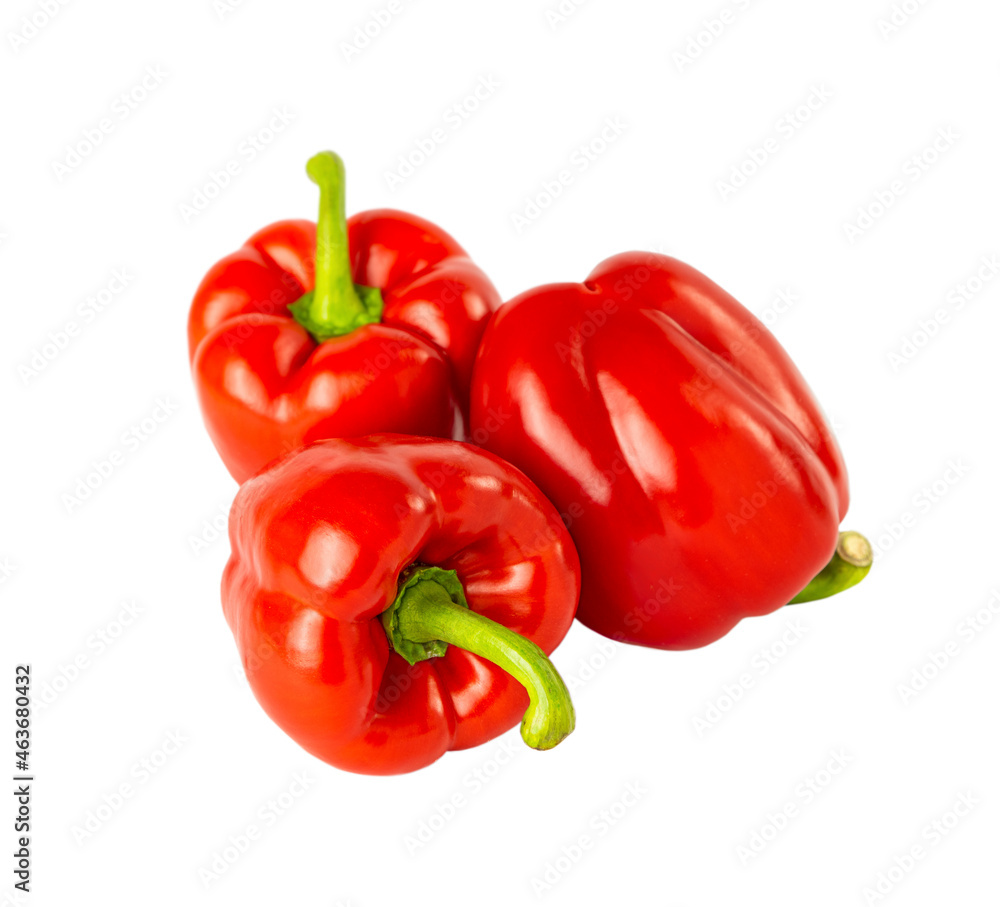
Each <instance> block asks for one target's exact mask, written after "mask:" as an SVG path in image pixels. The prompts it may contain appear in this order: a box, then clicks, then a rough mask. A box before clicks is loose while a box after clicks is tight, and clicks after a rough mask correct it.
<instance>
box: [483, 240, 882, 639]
mask: <svg viewBox="0 0 1000 907" xmlns="http://www.w3.org/2000/svg"><path fill="white" fill-rule="evenodd" d="M491 410H500V411H503V412H505V413H507V414H509V415H510V416H511V418H507V419H505V420H503V421H502V422H497V421H496V420H494V421H493V424H492V429H493V430H492V431H489V432H487V431H480V429H482V428H483V427H484V425H485V423H486V420H487V418H488V414H489V413H490V411H491ZM472 427H473V429H474V431H476V432H477V438H478V437H480V436H481V437H484V438H486V439H487V440H486V441H485V444H484V446H486V447H488V448H489V449H490V450H492V451H494V452H495V453H497V454H499V455H500V456H502V457H504V458H505V459H506V460H508V461H509V462H511V463H513V464H514V465H515V466H517V467H519V468H520V469H522V470H523V471H524V472H525V473H526V474H527V475H528V476H529V477H530V478H531V479H532V480H533V481H534V482H535V483H536V484H537V485H538V486H539V488H541V489H542V491H543V492H544V493H545V494H546V495H547V496H548V497H549V499H550V500H551V501H552V502H553V503H554V504H555V505H556V506H557V507H558V508H559V510H560V511H561V512H562V516H563V520H564V522H565V523H566V524H567V525H568V527H569V529H570V531H571V534H572V536H573V539H574V541H575V542H576V545H577V549H578V551H579V553H580V558H581V561H582V563H583V589H582V592H581V597H580V607H579V612H578V617H579V619H580V620H581V621H582V622H583V623H584V624H586V625H587V626H588V627H591V628H592V629H594V630H596V631H597V632H599V633H602V634H604V635H605V636H609V637H612V638H615V639H619V640H623V641H626V642H630V643H637V644H641V645H646V646H653V647H656V648H663V649H686V648H693V647H696V646H702V645H705V644H707V643H710V642H712V641H713V640H716V639H718V638H719V637H721V636H723V635H724V634H725V633H727V632H728V631H729V630H730V629H732V627H733V626H734V625H735V624H736V623H737V622H738V621H739V620H740V619H741V618H743V617H745V616H749V615H759V614H766V613H768V612H770V611H773V610H775V609H776V608H779V607H780V606H782V605H784V604H786V603H787V602H789V600H790V599H792V598H793V596H796V594H797V593H798V594H799V598H798V600H808V599H810V598H818V597H821V596H824V595H830V594H833V593H834V592H836V591H839V590H841V589H843V588H846V587H847V586H849V585H852V584H853V583H855V582H858V581H859V580H860V579H861V578H862V577H863V576H864V574H865V573H866V572H867V569H868V567H869V566H870V564H871V551H870V548H869V546H868V544H867V542H866V541H865V540H864V538H863V537H862V536H859V535H857V534H855V533H850V534H845V535H844V536H842V537H839V536H838V529H837V527H838V525H839V524H840V521H841V520H842V519H843V517H844V514H845V513H846V511H847V504H848V491H847V474H846V471H845V468H844V462H843V460H842V458H841V454H840V451H839V450H838V448H837V444H836V441H835V440H834V438H833V435H832V433H831V432H830V430H829V428H828V427H827V425H826V422H825V421H824V419H823V416H822V415H821V413H820V410H819V408H818V406H817V404H816V402H815V401H814V399H813V397H812V395H811V394H810V392H809V389H808V387H807V386H806V384H805V382H804V380H803V379H802V376H801V375H800V374H799V372H798V371H797V369H796V368H795V366H794V365H793V363H792V361H791V360H790V359H789V357H788V355H787V354H786V353H785V351H784V350H783V349H782V348H781V346H780V345H779V344H778V342H777V341H776V340H775V339H774V337H773V336H772V335H771V334H770V333H769V332H768V331H767V329H766V328H765V327H764V325H763V324H762V323H761V322H760V321H759V320H758V319H757V318H755V317H754V316H753V315H752V314H751V313H750V312H748V311H747V310H746V309H744V308H743V307H742V306H741V305H740V304H739V303H738V302H737V301H736V300H735V299H733V297H732V296H730V295H729V294H728V293H726V292H725V291H724V290H722V289H721V288H720V287H718V286H717V285H716V284H714V283H712V281H710V280H709V279H708V278H707V277H705V276H704V275H702V274H700V273H699V272H698V271H696V270H694V269H693V268H691V267H688V266H687V265H685V264H682V263H681V262H679V261H676V260H674V259H671V258H667V257H665V256H662V255H651V254H642V253H629V254H623V255H618V256H616V257H614V258H610V259H608V260H607V261H605V262H603V263H602V264H600V265H598V267H597V268H596V270H594V272H593V273H592V274H591V275H590V277H589V278H588V279H587V280H586V281H585V282H584V283H582V284H555V285H551V286H543V287H540V288H538V289H534V290H531V291H529V292H527V293H524V294H522V295H521V296H518V297H517V298H516V299H513V300H512V301H510V302H508V303H507V304H505V305H504V306H502V307H501V309H500V310H499V311H498V312H497V313H496V314H495V316H494V317H493V320H492V322H491V323H490V326H489V327H488V328H487V331H486V333H485V335H484V337H483V343H482V347H481V348H480V352H479V358H478V360H477V362H476V369H475V373H474V376H473V393H472ZM838 539H839V542H840V543H839V545H838ZM835 549H836V551H835ZM824 565H827V566H826V567H825V568H824ZM821 568H824V569H823V571H822V572H821V573H820V575H819V576H817V573H819V572H820V571H821ZM814 577H816V579H815V582H814V583H813V584H812V585H810V586H809V588H808V589H805V587H807V584H809V583H810V580H813V578H814Z"/></svg>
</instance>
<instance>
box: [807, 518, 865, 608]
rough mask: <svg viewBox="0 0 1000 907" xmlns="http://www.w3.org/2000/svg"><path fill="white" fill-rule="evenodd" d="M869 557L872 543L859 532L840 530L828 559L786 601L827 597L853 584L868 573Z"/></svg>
mask: <svg viewBox="0 0 1000 907" xmlns="http://www.w3.org/2000/svg"><path fill="white" fill-rule="evenodd" d="M873 558H874V556H873V553H872V546H871V545H870V544H869V542H868V539H866V538H865V537H864V536H863V535H862V534H861V533H860V532H842V533H840V538H839V539H838V541H837V549H836V551H834V552H833V557H832V558H830V563H828V564H827V565H826V566H825V567H824V568H823V569H822V570H820V572H819V573H817V574H816V576H815V577H814V578H813V580H812V582H810V583H809V585H808V586H806V587H805V589H803V590H802V591H801V592H800V593H799V594H798V595H796V596H795V598H793V599H792V600H791V601H790V602H789V603H788V604H790V605H799V604H802V603H803V602H811V601H816V600H817V599H820V598H829V597H830V596H831V595H836V594H837V593H838V592H843V591H844V590H845V589H850V588H851V586H856V585H857V584H858V583H860V582H861V580H863V579H864V578H865V577H866V576H867V575H868V571H869V570H871V568H872V560H873Z"/></svg>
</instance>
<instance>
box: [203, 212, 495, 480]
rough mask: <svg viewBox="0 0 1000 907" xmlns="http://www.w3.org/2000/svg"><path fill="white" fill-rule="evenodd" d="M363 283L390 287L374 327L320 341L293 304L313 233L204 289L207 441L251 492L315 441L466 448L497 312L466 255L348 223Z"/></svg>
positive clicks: (390, 228) (259, 247) (412, 221)
mask: <svg viewBox="0 0 1000 907" xmlns="http://www.w3.org/2000/svg"><path fill="white" fill-rule="evenodd" d="M348 242H349V245H350V249H351V263H352V270H353V275H354V282H355V283H356V284H361V285H363V286H371V287H378V288H379V289H380V290H382V295H383V300H384V302H385V309H384V311H383V317H382V321H381V323H379V324H372V325H367V326H365V327H362V328H359V329H357V330H355V331H353V332H352V333H350V334H347V335H345V336H343V337H335V338H333V339H330V340H327V341H325V342H324V343H321V344H317V343H316V341H315V340H314V339H313V338H312V337H311V336H310V334H309V333H308V331H306V329H305V328H303V327H302V326H301V325H300V324H299V323H298V322H297V321H295V320H294V318H293V317H292V315H291V313H290V312H289V311H288V306H289V305H290V304H291V303H293V302H295V301H296V300H297V299H298V298H299V297H300V296H302V295H303V293H305V292H307V291H309V290H312V289H313V283H314V249H315V243H316V225H315V224H314V223H313V222H312V221H307V220H289V221H279V222H278V223H275V224H271V225H270V226H269V227H265V228H264V229H263V230H261V231H260V232H258V233H255V234H254V235H253V236H251V237H250V239H248V240H247V242H246V243H245V244H244V245H243V247H242V248H240V249H239V250H237V251H236V252H234V253H232V254H231V255H227V256H226V257H225V258H223V259H222V260H221V261H219V262H218V263H217V264H216V265H215V266H214V267H213V268H212V269H211V270H210V271H209V272H208V274H207V275H206V276H205V278H204V280H202V282H201V286H199V288H198V291H197V293H196V294H195V297H194V301H193V302H192V304H191V312H190V317H189V319H188V347H189V353H190V357H191V365H192V370H193V373H194V380H195V386H196V388H197V391H198V399H199V401H200V403H201V410H202V414H203V415H204V418H205V424H206V426H207V428H208V432H209V435H211V438H212V441H213V442H214V444H215V447H216V449H217V450H218V451H219V454H220V456H221V457H222V459H223V461H224V462H225V464H226V467H227V468H228V469H229V471H230V473H232V475H233V477H234V478H235V479H236V480H237V481H238V482H243V481H244V480H246V479H247V478H249V477H250V476H251V475H253V473H255V472H256V471H257V470H258V469H260V468H261V467H262V466H264V465H265V464H266V463H268V462H270V461H271V460H273V459H274V458H276V457H278V456H281V455H283V454H285V453H289V452H290V451H292V450H294V449H295V448H297V447H299V446H300V445H301V444H303V443H307V442H309V441H314V440H317V439H319V438H330V437H353V436H359V435H365V434H370V433H372V432H376V431H388V432H399V433H405V434H416V435H430V436H434V437H442V438H452V437H455V438H459V439H461V438H464V437H465V429H466V425H467V421H468V420H467V412H468V387H469V381H470V380H471V376H472V366H473V363H474V360H475V355H476V350H477V348H478V345H479V340H480V337H481V335H482V332H483V329H484V328H485V327H486V322H487V320H488V319H489V315H490V313H491V312H492V311H493V310H494V309H495V308H497V306H499V304H500V297H499V295H498V294H497V291H496V289H495V288H494V286H493V284H492V283H490V281H489V279H488V278H487V277H486V275H485V274H484V273H483V272H482V271H481V270H480V269H479V267H477V266H476V265H475V264H474V263H473V262H472V261H470V260H469V258H468V256H467V255H466V254H465V251H464V250H463V249H462V247H461V246H459V245H458V243H457V242H455V240H454V239H452V238H451V237H450V236H449V235H448V234H447V233H445V232H444V231H443V230H441V229H440V228H439V227H436V226H434V225H433V224H431V223H429V222H428V221H425V220H422V219H421V218H418V217H414V216H413V215H410V214H403V213H401V212H398V211H366V212H363V213H361V214H357V215H355V216H354V217H352V218H350V219H349V220H348Z"/></svg>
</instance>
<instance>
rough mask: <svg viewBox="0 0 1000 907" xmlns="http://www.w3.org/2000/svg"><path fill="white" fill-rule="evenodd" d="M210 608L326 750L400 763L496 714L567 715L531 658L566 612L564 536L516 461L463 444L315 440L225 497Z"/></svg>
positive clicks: (539, 738) (286, 724) (557, 724)
mask: <svg viewBox="0 0 1000 907" xmlns="http://www.w3.org/2000/svg"><path fill="white" fill-rule="evenodd" d="M229 535H230V542H231V545H232V556H231V557H230V560H229V563H228V565H227V566H226V570H225V573H224V576H223V581H222V602H223V608H224V611H225V615H226V619H227V620H228V622H229V626H230V627H231V628H232V631H233V633H234V635H235V637H236V643H237V646H238V648H239V651H240V653H241V656H242V661H243V665H244V668H245V670H246V675H247V678H248V680H249V681H250V686H251V688H252V689H253V692H254V694H255V695H256V697H257V699H258V700H259V702H260V703H261V705H262V706H263V707H264V709H265V711H266V712H267V713H268V714H269V715H270V716H271V717H272V718H273V719H274V720H275V721H276V722H277V723H278V724H279V725H280V726H281V727H282V728H283V729H284V730H285V731H286V732H287V733H288V734H289V735H290V736H291V737H293V738H294V739H295V740H296V741H298V743H300V744H301V745H302V746H303V747H305V749H307V750H308V751H309V752H311V753H313V754H314V755H316V756H318V757H319V758H320V759H323V760H325V761H326V762H329V763H330V764H331V765H335V766H338V767H339V768H343V769H347V770H349V771H353V772H361V773H365V774H373V775H385V774H395V773H399V772H409V771H413V770H415V769H418V768H421V767H423V766H425V765H428V764H430V763H431V762H433V761H434V760H436V759H437V758H438V757H439V756H441V755H442V754H443V753H444V752H445V751H447V750H452V749H463V748H465V747H471V746H476V745H478V744H480V743H483V742H485V741H487V740H490V739H491V738H493V737H495V736H497V735H498V734H500V733H502V732H503V731H506V730H508V729H509V728H510V727H512V726H513V725H514V724H515V723H516V722H517V721H518V719H519V718H521V716H522V715H523V716H524V719H523V722H522V725H521V734H522V736H523V737H524V739H525V741H526V742H527V743H528V744H529V745H530V746H532V747H535V748H537V749H548V748H550V747H552V746H555V745H556V744H557V743H558V742H559V741H560V740H562V739H563V738H564V737H565V736H566V735H567V734H569V733H570V731H572V729H573V724H574V715H573V706H572V703H571V702H570V699H569V693H568V691H567V690H566V687H565V685H564V684H563V682H562V680H561V679H560V677H559V675H558V674H557V673H556V671H555V668H554V667H553V666H552V664H551V663H550V662H549V660H548V659H547V658H546V657H545V655H546V653H548V652H551V651H552V650H553V649H554V648H555V647H556V646H557V645H558V644H559V642H560V641H561V640H562V638H563V636H564V635H565V634H566V632H567V630H568V629H569V626H570V624H571V623H572V622H573V614H574V611H575V609H576V603H577V597H578V595H579V590H580V567H579V560H578V558H577V554H576V550H575V549H574V547H573V543H572V541H571V540H570V537H569V534H568V533H567V532H566V530H565V528H564V527H563V525H562V523H561V521H560V519H559V515H558V513H556V511H555V509H554V508H553V507H552V505H551V504H550V503H549V502H548V501H546V500H545V498H544V497H542V495H541V493H540V492H539V491H538V489H537V488H535V487H534V486H533V485H532V484H531V483H530V482H529V481H528V480H527V479H526V478H525V477H524V476H523V475H521V474H520V473H519V472H518V471H517V470H515V469H514V468H513V467H512V466H510V465H508V464H507V463H504V462H502V461H501V460H500V459H499V458H497V457H495V456H493V455H492V454H489V453H487V452H485V451H481V450H479V449H477V448H474V447H472V446H471V445H466V444H460V443H457V442H454V441H440V440H435V439H431V438H407V437H402V436H391V435H390V436H373V437H369V438H362V439H355V440H350V441H348V440H341V439H332V440H327V441H319V442H316V443H315V444H312V445H310V446H308V447H306V448H305V449H303V450H301V451H298V452H296V453H294V454H292V455H291V456H289V457H286V458H284V459H282V460H279V461H277V462H276V463H274V464H272V465H271V466H270V467H269V468H268V469H266V470H264V471H262V472H260V473H259V474H258V475H256V476H254V477H253V478H252V479H250V480H249V481H248V482H246V483H245V484H244V485H243V486H242V488H241V489H240V491H239V493H238V494H237V496H236V500H235V502H234V504H233V508H232V512H231V515H230V525H229Z"/></svg>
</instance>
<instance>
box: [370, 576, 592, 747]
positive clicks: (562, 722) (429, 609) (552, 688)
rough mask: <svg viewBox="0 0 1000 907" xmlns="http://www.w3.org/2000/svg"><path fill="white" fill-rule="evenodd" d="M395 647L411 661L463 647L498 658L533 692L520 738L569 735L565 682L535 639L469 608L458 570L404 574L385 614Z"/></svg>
mask: <svg viewBox="0 0 1000 907" xmlns="http://www.w3.org/2000/svg"><path fill="white" fill-rule="evenodd" d="M382 624H383V626H384V627H385V631H386V635H387V636H388V637H389V641H390V643H392V647H393V648H394V649H395V650H396V652H398V653H399V654H400V655H401V656H402V657H403V658H405V659H406V660H407V661H408V662H409V663H410V664H416V662H418V661H423V660H424V659H427V658H433V657H435V656H439V655H443V654H444V653H445V651H447V649H448V645H449V644H450V645H455V646H459V647H460V648H462V649H466V650H467V651H469V652H472V653H474V654H476V655H479V656H481V657H483V658H485V659H487V661H491V662H493V664H495V665H497V666H498V667H501V668H503V669H504V670H505V671H506V672H507V673H508V674H510V675H511V676H513V677H514V678H515V679H516V680H517V681H518V682H519V683H521V684H522V685H523V686H524V687H525V689H526V690H527V691H528V698H529V700H530V702H529V705H528V709H527V711H526V712H525V713H524V719H523V720H522V721H521V737H522V738H523V739H524V742H525V743H527V744H528V746H530V747H533V748H534V749H537V750H547V749H551V748H552V747H554V746H555V745H556V744H557V743H559V742H560V741H561V740H563V739H564V738H565V737H567V736H568V735H569V734H570V733H571V732H572V730H573V728H574V726H575V725H576V715H575V713H574V711H573V703H572V701H571V700H570V696H569V690H567V689H566V684H565V683H563V679H562V678H561V677H560V676H559V674H558V673H557V672H556V669H555V667H554V666H553V664H552V662H551V661H549V659H548V657H547V656H546V654H545V653H544V652H543V651H542V650H541V649H540V648H539V647H538V646H537V645H535V643H533V642H532V641H531V640H530V639H525V637H523V636H521V635H520V634H518V633H515V632H514V631H513V630H510V629H508V628H507V627H504V626H502V625H501V624H498V623H496V621H492V620H490V619H489V618H487V617H483V616H482V615H481V614H476V612H475V611H470V610H469V605H468V603H467V602H466V600H465V592H464V590H463V589H462V584H461V581H460V580H459V579H458V575H457V574H456V573H455V571H454V570H441V569H440V568H438V567H417V568H415V569H414V570H413V571H412V572H411V573H409V574H408V575H405V576H404V578H403V582H402V583H401V585H400V587H399V594H398V595H397V597H396V600H395V601H394V602H393V603H392V605H390V606H389V608H388V609H387V610H386V611H384V612H383V614H382Z"/></svg>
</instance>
